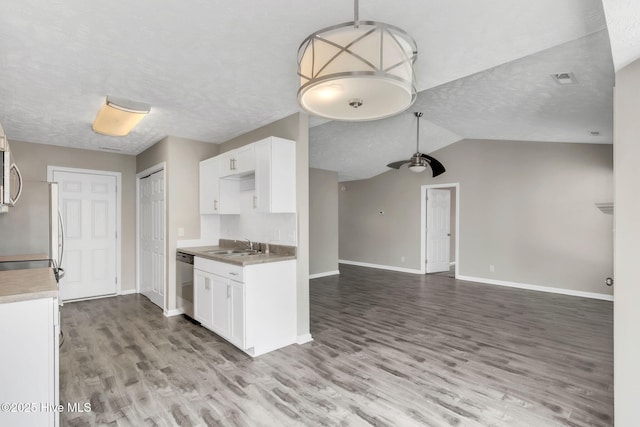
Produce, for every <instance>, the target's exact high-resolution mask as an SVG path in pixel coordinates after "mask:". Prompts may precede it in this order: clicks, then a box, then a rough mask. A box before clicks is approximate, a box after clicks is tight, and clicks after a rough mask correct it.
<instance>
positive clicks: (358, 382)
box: [60, 265, 613, 427]
mask: <svg viewBox="0 0 640 427" xmlns="http://www.w3.org/2000/svg"><path fill="white" fill-rule="evenodd" d="M340 271H341V273H342V274H341V275H340V276H333V277H326V278H321V279H315V280H312V281H311V285H310V290H311V333H312V335H313V338H314V341H313V342H311V343H308V344H305V345H302V346H299V345H292V346H289V347H287V348H285V349H282V350H279V351H275V352H272V353H269V354H266V355H263V356H260V357H258V358H256V359H251V358H250V357H249V356H247V355H245V354H244V353H242V352H240V351H239V350H237V349H236V348H235V347H233V346H232V345H230V344H228V343H226V342H225V341H224V340H222V339H221V338H219V337H217V336H216V335H215V334H213V333H211V332H209V331H207V330H206V329H204V328H201V327H199V326H196V325H194V324H192V323H191V322H189V321H188V320H187V319H186V318H184V317H175V318H165V317H164V316H163V315H162V313H161V311H160V309H158V308H157V307H156V306H154V305H153V304H152V303H150V302H149V301H148V300H147V299H146V298H144V297H142V296H138V295H129V296H122V297H115V298H106V299H100V300H93V301H86V302H77V303H71V304H65V305H64V306H63V307H62V326H63V330H64V331H65V334H66V337H65V344H64V346H63V347H62V349H61V355H60V382H61V392H60V396H61V400H62V402H63V404H65V405H66V403H67V402H80V403H83V402H90V403H91V409H92V410H91V412H88V413H69V412H65V413H63V414H62V416H61V421H62V425H63V426H94V425H112V426H144V425H149V426H174V425H180V426H193V425H209V426H217V425H222V426H289V425H296V426H297V425H300V426H367V425H373V426H510V427H513V426H545V427H548V426H611V425H613V419H612V417H613V363H612V356H613V354H612V352H613V350H612V322H613V320H612V308H613V307H612V303H611V302H606V301H598V300H590V299H585V298H577V297H570V296H563V295H555V294H545V293H538V292H532V291H524V290H516V289H508V288H502V287H496V286H489V285H480V284H474V283H470V282H462V281H456V280H454V279H451V278H448V277H443V276H439V275H427V276H419V275H412V274H403V273H395V272H387V271H382V270H375V269H368V268H362V267H354V266H349V265H341V266H340Z"/></svg>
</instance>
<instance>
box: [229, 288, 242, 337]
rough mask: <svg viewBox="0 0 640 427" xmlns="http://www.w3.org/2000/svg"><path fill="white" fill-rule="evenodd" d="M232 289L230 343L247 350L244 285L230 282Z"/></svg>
mask: <svg viewBox="0 0 640 427" xmlns="http://www.w3.org/2000/svg"><path fill="white" fill-rule="evenodd" d="M229 284H230V288H231V304H230V305H231V335H230V337H229V341H231V343H233V344H234V345H235V346H237V347H240V348H241V349H245V348H246V345H245V339H244V337H245V332H244V328H245V319H244V311H245V310H244V284H243V283H240V282H235V281H233V280H230V281H229Z"/></svg>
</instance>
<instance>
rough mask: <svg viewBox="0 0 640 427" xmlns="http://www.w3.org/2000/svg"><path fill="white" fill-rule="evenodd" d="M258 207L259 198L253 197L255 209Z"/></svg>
mask: <svg viewBox="0 0 640 427" xmlns="http://www.w3.org/2000/svg"><path fill="white" fill-rule="evenodd" d="M257 207H258V196H253V209H255V208H257Z"/></svg>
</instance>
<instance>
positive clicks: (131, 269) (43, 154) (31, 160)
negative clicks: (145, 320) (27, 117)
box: [10, 141, 136, 291]
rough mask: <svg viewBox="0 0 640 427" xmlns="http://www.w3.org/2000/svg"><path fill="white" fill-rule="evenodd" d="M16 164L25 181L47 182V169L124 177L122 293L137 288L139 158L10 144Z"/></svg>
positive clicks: (39, 145)
mask: <svg viewBox="0 0 640 427" xmlns="http://www.w3.org/2000/svg"><path fill="white" fill-rule="evenodd" d="M10 143H11V151H12V152H13V154H14V156H15V160H16V164H17V165H18V167H19V168H20V171H21V172H22V175H23V177H24V179H25V180H28V181H47V166H61V167H68V168H77V169H95V170H102V171H110V172H120V173H121V174H122V188H121V189H120V193H121V197H122V199H121V200H122V239H120V250H121V253H122V284H121V289H122V291H129V290H132V289H135V287H136V253H135V247H136V240H135V235H136V222H135V217H136V214H135V212H136V194H135V171H136V158H135V157H134V156H127V155H124V154H115V153H105V152H103V151H94V150H81V149H78V148H67V147H59V146H56V145H44V144H34V143H29V142H20V141H10Z"/></svg>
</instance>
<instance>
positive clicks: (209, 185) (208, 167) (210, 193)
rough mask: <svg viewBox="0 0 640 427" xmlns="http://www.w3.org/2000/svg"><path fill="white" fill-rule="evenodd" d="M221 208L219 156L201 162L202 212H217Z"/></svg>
mask: <svg viewBox="0 0 640 427" xmlns="http://www.w3.org/2000/svg"><path fill="white" fill-rule="evenodd" d="M219 210H220V186H219V178H218V158H217V157H213V158H211V159H207V160H203V161H201V162H200V214H215V213H219Z"/></svg>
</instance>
